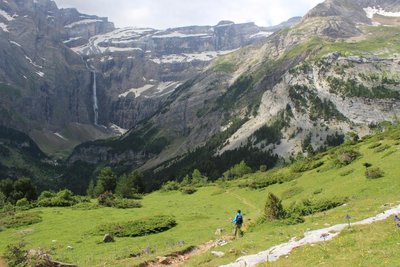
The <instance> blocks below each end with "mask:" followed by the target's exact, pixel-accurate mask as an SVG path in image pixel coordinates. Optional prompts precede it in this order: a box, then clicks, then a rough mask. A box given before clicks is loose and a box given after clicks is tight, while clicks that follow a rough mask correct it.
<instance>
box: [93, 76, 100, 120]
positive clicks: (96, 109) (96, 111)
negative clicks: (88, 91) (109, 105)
mask: <svg viewBox="0 0 400 267" xmlns="http://www.w3.org/2000/svg"><path fill="white" fill-rule="evenodd" d="M92 73H93V112H94V121H93V123H94V125H98V122H99V105H98V102H97V85H96V72H95V71H92Z"/></svg>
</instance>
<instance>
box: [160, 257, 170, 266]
mask: <svg viewBox="0 0 400 267" xmlns="http://www.w3.org/2000/svg"><path fill="white" fill-rule="evenodd" d="M157 261H158V263H160V264H169V263H170V262H169V259H168V258H167V257H157Z"/></svg>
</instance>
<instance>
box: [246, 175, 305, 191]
mask: <svg viewBox="0 0 400 267" xmlns="http://www.w3.org/2000/svg"><path fill="white" fill-rule="evenodd" d="M300 176H301V174H298V173H283V172H280V171H279V170H278V171H276V170H272V171H270V172H267V173H262V175H257V176H256V175H254V176H253V177H251V178H250V179H249V180H248V181H246V182H245V183H243V184H241V187H248V188H251V189H261V188H265V187H268V186H271V185H274V184H282V183H285V182H288V181H292V180H294V179H297V178H299V177H300Z"/></svg>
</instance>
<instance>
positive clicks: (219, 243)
mask: <svg viewBox="0 0 400 267" xmlns="http://www.w3.org/2000/svg"><path fill="white" fill-rule="evenodd" d="M226 244H228V241H226V240H223V239H218V240H216V241H215V245H216V246H220V247H222V246H225V245H226Z"/></svg>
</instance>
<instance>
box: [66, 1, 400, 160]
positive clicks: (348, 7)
mask: <svg viewBox="0 0 400 267" xmlns="http://www.w3.org/2000/svg"><path fill="white" fill-rule="evenodd" d="M378 4H379V5H380V6H379V7H378V6H377V5H378ZM375 5H376V6H375ZM398 8H399V4H398V3H397V2H396V1H370V2H366V1H346V0H332V1H330V0H329V1H326V2H324V3H323V4H320V5H318V6H317V7H316V8H315V9H313V10H311V11H310V13H309V14H307V16H306V17H305V18H303V20H302V21H301V23H299V24H298V25H296V26H295V27H293V28H291V29H290V30H285V31H281V32H279V33H276V34H273V35H272V36H270V37H269V38H268V40H267V41H266V42H264V44H263V45H262V46H253V47H248V48H245V49H241V50H238V51H235V52H233V53H230V54H228V55H225V56H222V57H220V58H219V59H218V60H217V61H215V62H214V63H213V64H212V65H211V66H210V67H209V68H208V70H207V71H205V72H203V73H202V74H201V75H199V76H197V78H196V79H193V80H191V81H190V82H187V83H185V84H184V85H182V86H180V87H178V88H177V89H176V90H175V91H174V93H172V94H171V95H170V96H169V97H168V98H167V100H166V101H165V102H164V103H163V104H162V108H161V111H160V112H158V113H156V114H155V115H154V116H153V117H152V119H151V120H150V122H149V123H150V124H151V129H153V130H154V131H153V132H152V133H153V134H154V135H152V138H156V137H157V138H160V137H165V138H166V139H168V140H169V142H168V143H167V144H165V145H164V146H163V147H162V148H163V149H162V152H161V153H159V155H158V156H157V157H149V161H148V162H147V163H146V164H145V165H144V166H143V168H151V167H155V166H157V165H158V164H160V163H162V162H163V161H165V160H168V159H171V158H174V157H176V156H179V155H182V154H184V153H185V152H187V151H189V150H193V147H197V146H201V145H203V144H205V143H206V142H207V140H209V139H210V138H212V137H213V136H215V134H217V133H218V134H221V133H223V132H224V131H226V130H227V129H230V128H231V127H233V126H234V125H235V121H236V120H237V119H238V118H239V119H242V120H243V121H245V123H244V124H243V125H241V126H240V127H238V128H237V129H236V132H234V134H233V135H231V136H228V138H226V139H225V140H224V142H223V145H222V146H219V147H218V148H217V149H216V150H215V155H222V154H223V153H224V152H227V151H231V150H233V149H236V148H239V147H249V146H250V147H256V148H258V149H260V150H265V151H267V150H271V151H273V152H274V153H276V154H278V155H280V156H282V157H286V158H287V157H290V156H295V155H296V154H297V153H303V152H304V151H311V150H316V149H319V148H321V147H323V146H326V145H331V144H333V143H335V142H337V139H340V138H339V137H340V136H341V135H344V134H346V133H348V132H350V131H354V132H356V133H357V134H359V135H364V134H366V133H368V132H369V130H370V129H369V127H370V126H371V125H375V124H378V123H380V122H382V121H385V120H388V121H393V120H396V118H398V116H399V104H400V103H399V101H400V98H399V85H400V78H399V76H398V71H399V69H398V67H399V63H398V62H399V58H398V56H397V55H398V53H399V52H400V51H399V48H398V47H397V46H396V45H395V43H396V42H395V40H394V39H393V36H395V35H396V34H398V28H394V27H391V26H385V25H386V24H383V23H379V22H378V21H377V18H378V19H379V20H380V21H389V22H391V23H395V22H396V21H397V18H399V17H400V14H399V13H397V10H398ZM382 17H383V18H382ZM389 25H393V24H389ZM382 40H385V42H384V43H382ZM148 125H149V124H146V127H149V126H148ZM141 131H143V128H141V127H139V128H138V129H136V130H132V131H130V132H129V133H128V135H127V137H124V138H128V137H133V136H137V135H138V133H140V132H141ZM146 131H148V130H146ZM220 136H221V135H220ZM222 136H223V134H222ZM119 142H123V139H121V140H120V141H115V143H108V145H109V147H110V148H112V147H114V146H118V143H119ZM94 147H96V145H95V146H93V147H92V148H94ZM99 147H102V145H100V146H99ZM126 150H130V148H128V146H127V148H126ZM75 152H76V153H75V154H74V160H77V159H79V150H77V151H75Z"/></svg>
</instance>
